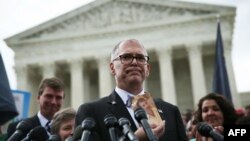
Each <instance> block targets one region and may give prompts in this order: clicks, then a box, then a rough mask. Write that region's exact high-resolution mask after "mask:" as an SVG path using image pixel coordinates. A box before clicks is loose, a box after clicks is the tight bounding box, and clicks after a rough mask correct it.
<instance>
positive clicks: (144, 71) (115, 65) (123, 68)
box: [110, 41, 149, 89]
mask: <svg viewBox="0 0 250 141" xmlns="http://www.w3.org/2000/svg"><path fill="white" fill-rule="evenodd" d="M118 50H119V51H118V54H117V56H115V58H117V57H118V56H120V55H130V56H131V55H132V56H134V57H139V56H147V55H146V51H145V49H144V48H143V47H141V46H140V44H138V42H135V41H125V42H123V43H122V44H120V47H119V49H118ZM120 59H121V58H118V59H116V60H114V61H112V62H111V64H110V69H111V72H112V74H113V75H114V76H115V79H116V83H117V86H118V87H120V88H123V89H126V88H128V87H130V86H131V85H138V84H139V85H142V84H143V81H144V80H145V78H146V77H147V76H148V75H149V64H148V63H145V64H141V63H138V61H137V59H135V58H134V59H133V61H132V62H131V63H129V64H124V63H122V62H121V60H120Z"/></svg>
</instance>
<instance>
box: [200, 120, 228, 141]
mask: <svg viewBox="0 0 250 141" xmlns="http://www.w3.org/2000/svg"><path fill="white" fill-rule="evenodd" d="M197 130H198V132H199V133H200V134H201V135H202V136H205V137H212V138H213V139H214V140H215V141H223V140H224V136H223V135H221V134H219V133H217V132H215V131H214V130H213V127H212V126H210V125H209V124H207V123H205V122H200V123H198V124H197Z"/></svg>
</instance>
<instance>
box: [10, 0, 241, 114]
mask: <svg viewBox="0 0 250 141" xmlns="http://www.w3.org/2000/svg"><path fill="white" fill-rule="evenodd" d="M235 12H236V10H235V8H234V7H226V6H215V5H205V4H197V3H187V2H179V1H168V0H154V1H152V0H96V1H94V2H92V3H89V4H87V5H84V6H82V7H80V8H78V9H75V10H73V11H71V12H69V13H66V14H64V15H61V16H59V17H57V18H55V19H52V20H50V21H47V22H45V23H42V24H40V25H38V26H36V27H33V28H31V29H28V30H26V31H24V32H22V33H19V34H16V35H14V36H12V37H9V38H8V39H6V40H5V41H6V43H7V45H8V46H9V47H11V48H12V49H13V50H14V52H15V64H16V67H15V69H16V73H17V85H18V89H20V90H26V91H29V92H31V94H32V98H31V103H30V105H31V106H30V114H33V113H35V112H36V111H37V109H38V106H37V103H36V96H37V88H38V85H39V83H40V81H41V80H42V79H43V78H46V77H52V76H56V77H59V78H60V79H62V80H63V81H64V83H65V84H66V98H65V103H64V106H65V107H67V106H72V107H74V108H76V109H77V108H78V106H79V105H80V104H82V103H85V102H89V101H93V100H96V99H98V98H100V97H103V96H106V95H109V94H110V93H111V92H112V91H113V89H114V87H115V83H114V78H113V76H112V75H111V74H110V72H109V63H110V53H111V50H112V49H113V47H114V46H115V45H116V44H117V43H118V42H119V41H121V40H124V39H128V38H135V39H138V40H139V41H141V42H142V43H143V44H144V46H145V48H146V49H147V51H148V52H149V57H150V64H151V74H150V76H149V78H148V79H147V80H146V82H145V84H144V86H145V90H146V91H149V92H150V93H151V94H152V95H153V96H154V97H160V98H162V99H164V100H165V101H168V102H170V103H172V104H175V105H178V106H179V108H180V110H181V111H183V110H185V109H187V108H191V109H193V108H196V105H197V102H198V100H199V99H200V98H201V97H202V96H204V95H206V94H207V93H209V92H210V91H211V87H212V79H213V70H214V52H215V40H216V29H217V20H218V19H217V16H218V15H220V22H221V31H222V36H223V42H224V53H225V60H226V67H227V70H228V75H229V80H230V87H231V92H232V97H233V102H234V104H235V106H236V107H239V106H240V102H239V98H238V93H237V89H236V84H235V78H234V72H233V68H232V58H231V51H232V35H233V29H234V20H235ZM100 108H101V107H100Z"/></svg>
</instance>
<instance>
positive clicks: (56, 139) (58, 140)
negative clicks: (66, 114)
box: [48, 134, 61, 141]
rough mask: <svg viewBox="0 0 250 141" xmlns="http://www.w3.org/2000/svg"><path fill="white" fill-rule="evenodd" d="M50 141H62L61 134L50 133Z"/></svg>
mask: <svg viewBox="0 0 250 141" xmlns="http://www.w3.org/2000/svg"><path fill="white" fill-rule="evenodd" d="M48 141H61V137H60V136H59V135H56V134H53V135H50V137H49V140H48Z"/></svg>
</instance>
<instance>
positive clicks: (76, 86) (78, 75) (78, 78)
mask: <svg viewBox="0 0 250 141" xmlns="http://www.w3.org/2000/svg"><path fill="white" fill-rule="evenodd" d="M82 64H83V61H82V60H81V59H74V60H70V61H69V66H70V89H71V106H72V107H73V108H75V109H77V108H78V107H79V106H80V105H81V104H82V103H83V102H85V99H84V95H85V93H84V76H83V65H82Z"/></svg>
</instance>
